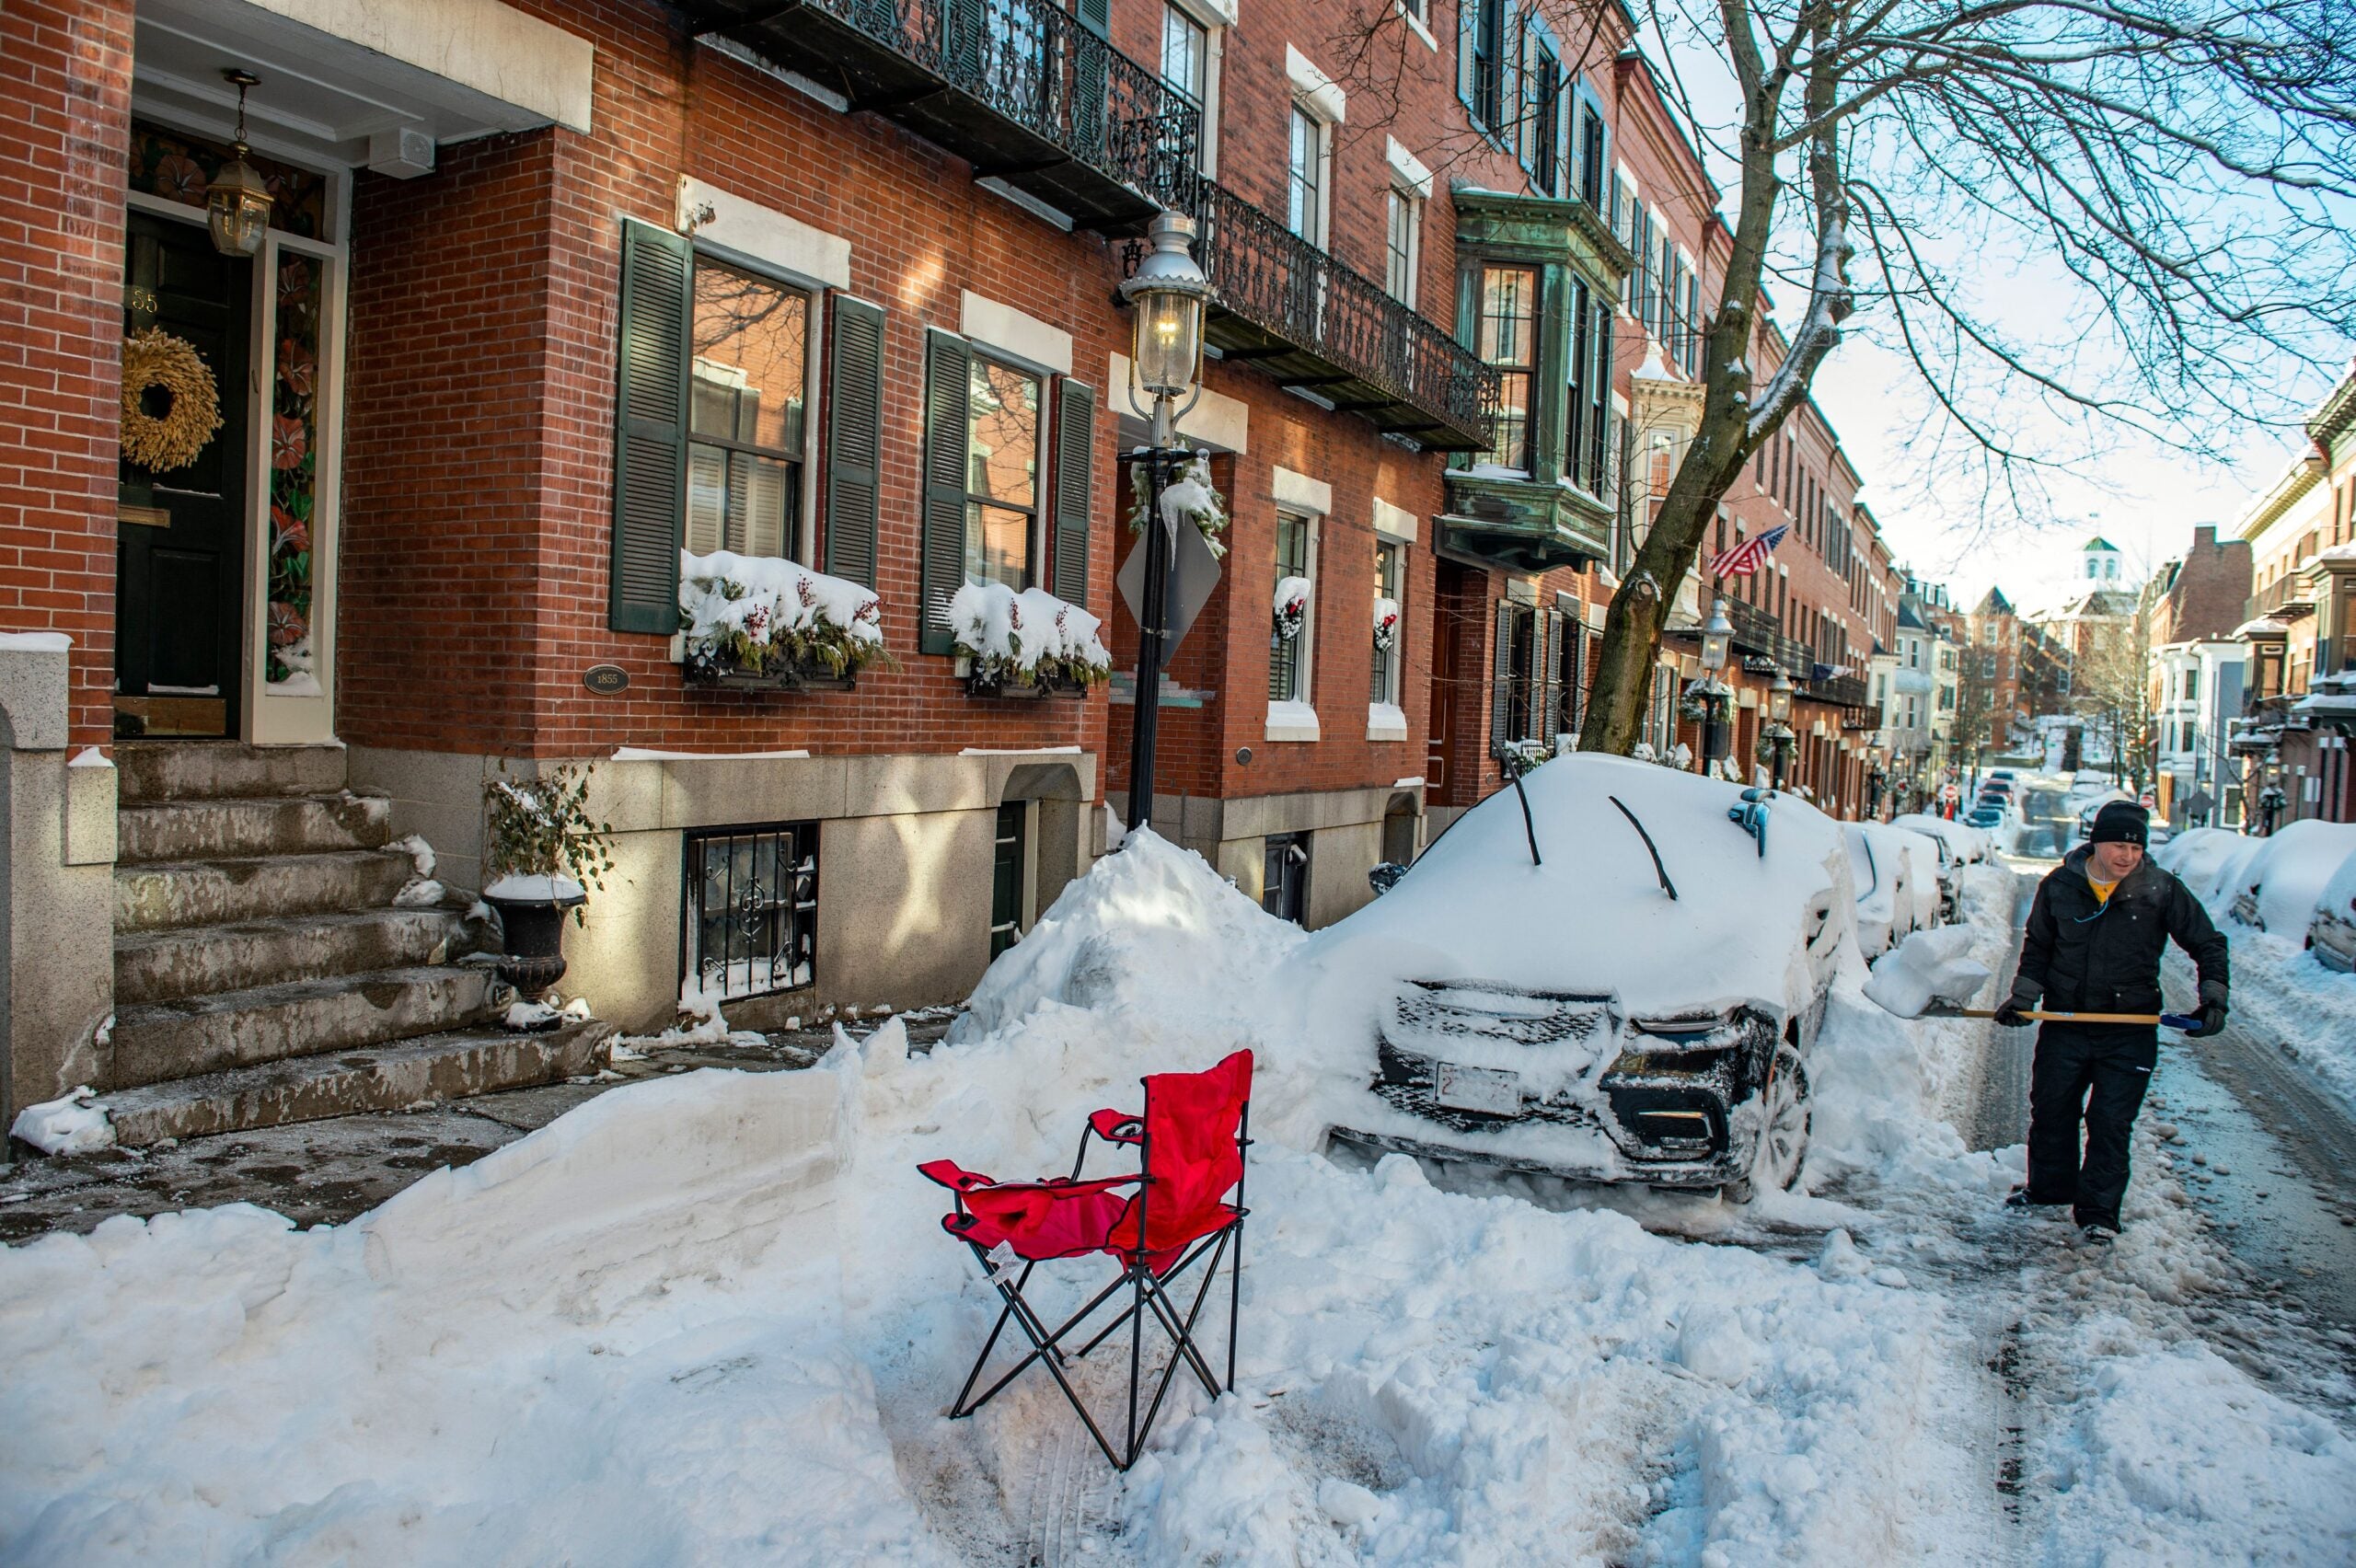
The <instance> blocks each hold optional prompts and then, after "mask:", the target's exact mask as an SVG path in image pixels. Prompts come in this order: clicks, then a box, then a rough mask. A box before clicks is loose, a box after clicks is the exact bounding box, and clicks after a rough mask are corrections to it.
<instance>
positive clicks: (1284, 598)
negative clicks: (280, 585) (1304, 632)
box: [1276, 577, 1310, 642]
mask: <svg viewBox="0 0 2356 1568" xmlns="http://www.w3.org/2000/svg"><path fill="white" fill-rule="evenodd" d="M1309 594H1310V586H1309V579H1308V578H1306V577H1284V578H1279V579H1277V581H1276V635H1277V637H1279V638H1281V639H1282V640H1285V641H1287V642H1290V641H1291V640H1293V639H1294V638H1296V637H1299V635H1300V628H1302V627H1303V626H1305V625H1306V624H1308V621H1309Z"/></svg>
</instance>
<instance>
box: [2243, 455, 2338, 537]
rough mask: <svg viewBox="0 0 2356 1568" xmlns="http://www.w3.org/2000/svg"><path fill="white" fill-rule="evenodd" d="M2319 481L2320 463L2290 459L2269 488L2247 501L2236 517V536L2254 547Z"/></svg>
mask: <svg viewBox="0 0 2356 1568" xmlns="http://www.w3.org/2000/svg"><path fill="white" fill-rule="evenodd" d="M2322 478H2323V459H2322V458H2320V457H2318V456H2316V455H2315V454H2314V453H2312V452H2309V453H2305V454H2304V455H2300V456H2297V457H2293V458H2292V459H2291V461H2290V462H2289V463H2287V464H2285V465H2284V466H2283V468H2282V471H2281V473H2280V474H2278V475H2276V476H2275V478H2274V482H2273V483H2272V484H2270V485H2269V486H2267V487H2266V488H2265V489H2264V490H2260V491H2258V493H2257V494H2256V495H2254V496H2252V497H2250V499H2249V502H2248V504H2246V505H2245V506H2244V507H2243V508H2242V509H2241V511H2240V512H2239V513H2235V517H2234V522H2233V528H2234V535H2235V537H2236V538H2242V539H2247V540H2250V541H2251V542H2252V543H2255V542H2256V541H2257V539H2258V536H2259V535H2261V534H2263V533H2265V532H2266V530H2267V529H2268V528H2269V527H2271V526H2272V525H2274V523H2275V521H2276V520H2277V519H2279V518H2280V517H2281V515H2282V514H2283V513H2286V512H2288V511H2290V510H2291V508H2292V506H2294V505H2295V504H2297V502H2298V501H2299V499H2300V498H2301V497H2302V496H2304V495H2305V494H2306V493H2307V492H2308V491H2309V490H2313V489H2315V488H2316V483H2317V482H2318V481H2319V480H2320V479H2322Z"/></svg>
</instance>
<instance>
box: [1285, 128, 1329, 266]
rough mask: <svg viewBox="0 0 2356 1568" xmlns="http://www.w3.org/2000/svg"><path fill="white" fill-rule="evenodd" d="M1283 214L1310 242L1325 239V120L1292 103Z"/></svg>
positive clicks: (1295, 230)
mask: <svg viewBox="0 0 2356 1568" xmlns="http://www.w3.org/2000/svg"><path fill="white" fill-rule="evenodd" d="M1285 217H1286V223H1287V225H1288V227H1290V228H1291V230H1292V232H1293V233H1295V234H1297V235H1299V236H1300V237H1301V238H1303V239H1305V240H1307V241H1308V242H1309V243H1310V244H1311V245H1315V246H1322V245H1323V244H1324V243H1325V122H1324V121H1322V120H1320V119H1318V118H1317V117H1316V116H1315V115H1313V114H1311V113H1310V112H1309V110H1306V109H1304V108H1302V107H1301V106H1300V105H1299V104H1297V103H1296V104H1294V105H1293V106H1292V145H1291V150H1290V153H1289V156H1288V160H1287V164H1286V172H1285Z"/></svg>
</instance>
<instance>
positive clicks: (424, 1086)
mask: <svg viewBox="0 0 2356 1568" xmlns="http://www.w3.org/2000/svg"><path fill="white" fill-rule="evenodd" d="M116 768H117V772H118V778H119V783H120V805H119V807H118V811H117V816H116V832H117V842H118V851H117V859H116V866H115V884H114V885H115V914H114V926H115V942H114V949H115V951H114V964H115V1020H114V1029H113V1032H112V1034H111V1036H110V1039H109V1040H108V1042H107V1043H106V1044H104V1045H103V1046H101V1047H100V1048H99V1054H100V1058H101V1060H100V1064H99V1066H100V1076H101V1077H102V1078H103V1083H102V1084H101V1085H100V1087H101V1089H102V1091H103V1093H104V1095H105V1100H106V1104H107V1109H108V1113H109V1115H110V1118H111V1120H112V1121H113V1123H114V1126H115V1136H116V1139H117V1141H118V1142H120V1143H122V1144H124V1145H128V1146H133V1147H136V1146H138V1145H142V1144H148V1143H153V1142H156V1140H158V1139H161V1138H167V1137H185V1136H196V1135H199V1134H204V1133H218V1132H234V1131H237V1130H238V1129H240V1128H245V1127H259V1126H272V1125H277V1124H283V1123H288V1122H300V1121H309V1120H314V1119H317V1118H319V1117H326V1116H341V1115H346V1114H350V1113H354V1112H362V1111H397V1110H400V1109H403V1108H405V1107H408V1106H411V1105H415V1104H417V1103H419V1102H421V1101H433V1100H445V1099H457V1098H462V1097H465V1096H468V1095H475V1094H485V1093H490V1092H493V1091H495V1090H510V1089H523V1088H529V1087H532V1086H534V1085H537V1084H546V1083H554V1082H559V1081H561V1080H562V1079H564V1078H573V1077H578V1076H580V1075H582V1074H584V1073H592V1072H595V1071H597V1070H598V1069H599V1068H601V1067H602V1066H605V1064H606V1059H607V1056H608V1055H609V1052H610V1046H609V1044H608V1042H609V1041H610V1039H611V1038H612V1035H613V1033H614V1031H613V1029H612V1028H611V1027H610V1026H608V1025H606V1024H602V1023H598V1022H595V1021H594V1020H590V1021H576V1022H569V1023H567V1024H566V1025H565V1026H564V1027H563V1028H561V1029H558V1030H555V1031H551V1032H547V1033H542V1034H513V1033H508V1032H504V1031H502V1030H498V1029H496V1028H492V1027H489V1024H490V1013H491V987H492V985H493V978H492V975H491V971H490V969H489V968H488V967H487V966H486V965H484V964H483V963H479V962H478V963H458V962H454V960H456V959H459V958H462V957H464V956H465V954H466V952H467V950H468V938H469V937H470V936H471V935H472V933H471V931H470V930H469V928H468V925H467V922H466V917H465V914H464V911H463V909H462V908H458V907H453V906H451V905H452V904H453V902H454V901H451V900H449V899H448V898H447V897H446V895H445V898H444V899H442V900H441V901H438V902H437V901H433V899H432V897H431V893H430V890H429V891H428V894H427V901H426V902H423V903H418V902H415V901H411V902H409V903H401V902H397V900H398V899H399V897H400V895H401V894H402V893H403V891H404V889H406V888H408V887H409V885H410V883H411V882H413V881H415V869H414V867H413V865H412V863H411V861H410V857H409V856H408V855H407V854H406V853H404V852H402V851H401V850H399V849H397V848H393V847H390V843H391V837H392V816H391V802H390V801H388V800H387V799H385V798H384V797H382V796H378V795H371V794H365V793H361V792H357V791H354V790H350V789H348V788H346V784H347V776H346V773H345V767H344V752H343V748H342V747H341V746H267V747H257V746H248V745H244V744H237V743H234V742H167V741H150V742H127V743H124V744H121V745H119V746H118V747H117V755H116Z"/></svg>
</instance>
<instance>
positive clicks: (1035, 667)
mask: <svg viewBox="0 0 2356 1568" xmlns="http://www.w3.org/2000/svg"><path fill="white" fill-rule="evenodd" d="M949 625H950V628H951V629H952V630H953V633H954V635H955V638H956V646H957V651H958V652H959V653H961V654H963V655H964V656H965V657H966V658H968V659H970V660H972V661H973V662H974V674H976V675H978V676H980V677H981V678H982V679H984V680H988V681H1010V680H1011V681H1012V682H1014V683H1015V684H1016V685H1018V686H1029V685H1031V684H1033V683H1034V681H1037V680H1040V679H1042V678H1047V679H1057V680H1066V681H1077V682H1079V683H1080V684H1081V685H1083V686H1092V685H1094V684H1095V683H1097V682H1099V681H1102V680H1103V679H1104V678H1105V677H1106V676H1107V675H1109V674H1111V673H1112V669H1113V655H1112V654H1111V653H1110V652H1108V651H1106V650H1105V647H1104V644H1103V640H1101V639H1100V638H1099V637H1098V635H1097V633H1098V631H1099V629H1100V628H1102V626H1103V622H1101V621H1099V620H1098V619H1097V618H1096V617H1094V616H1091V615H1090V614H1089V613H1088V612H1087V611H1086V610H1083V609H1081V608H1080V606H1078V605H1067V604H1065V603H1064V602H1063V601H1062V600H1061V599H1058V598H1057V597H1056V596H1055V595H1054V594H1050V593H1048V592H1046V591H1045V589H1042V588H1025V589H1024V590H1023V591H1022V593H1020V594H1018V593H1016V592H1015V591H1014V590H1013V589H1011V588H1009V587H1008V586H1007V585H1006V584H1004V583H1003V582H968V583H966V584H965V585H964V587H962V588H960V589H958V590H957V592H956V594H953V596H952V597H951V599H950V601H949Z"/></svg>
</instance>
